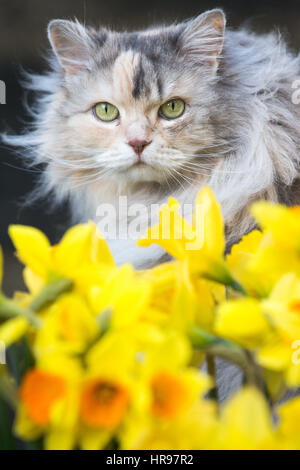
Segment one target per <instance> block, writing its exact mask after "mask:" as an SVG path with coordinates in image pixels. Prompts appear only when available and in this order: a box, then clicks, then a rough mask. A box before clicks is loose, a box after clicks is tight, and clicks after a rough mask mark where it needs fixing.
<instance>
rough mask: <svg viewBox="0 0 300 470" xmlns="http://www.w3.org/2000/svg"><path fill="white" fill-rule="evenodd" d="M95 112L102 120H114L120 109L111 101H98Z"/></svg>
mask: <svg viewBox="0 0 300 470" xmlns="http://www.w3.org/2000/svg"><path fill="white" fill-rule="evenodd" d="M93 110H94V114H95V116H96V117H97V118H99V119H101V121H106V122H110V121H114V120H115V119H117V117H119V110H118V108H116V107H115V106H114V105H113V104H110V103H98V104H96V106H94V108H93Z"/></svg>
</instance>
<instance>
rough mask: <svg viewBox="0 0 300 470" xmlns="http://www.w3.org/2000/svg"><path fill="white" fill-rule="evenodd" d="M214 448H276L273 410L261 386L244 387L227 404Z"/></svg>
mask: <svg viewBox="0 0 300 470" xmlns="http://www.w3.org/2000/svg"><path fill="white" fill-rule="evenodd" d="M212 447H213V448H214V449H227V450H247V449H257V450H259V449H260V450H266V449H273V448H276V440H275V435H274V430H273V428H272V417H271V413H270V410H269V407H268V404H267V402H266V400H265V399H264V397H263V396H262V395H261V394H260V392H258V391H257V389H255V388H251V387H249V388H245V389H242V390H240V391H238V392H237V393H236V395H235V396H233V397H232V398H231V399H230V400H229V401H228V402H227V403H225V406H224V410H223V411H222V414H221V418H220V422H219V429H218V432H217V433H216V436H215V441H214V442H213V444H212Z"/></svg>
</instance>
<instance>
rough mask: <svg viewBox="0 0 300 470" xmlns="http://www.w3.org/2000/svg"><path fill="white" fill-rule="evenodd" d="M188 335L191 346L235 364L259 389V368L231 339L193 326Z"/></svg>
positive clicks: (260, 385)
mask: <svg viewBox="0 0 300 470" xmlns="http://www.w3.org/2000/svg"><path fill="white" fill-rule="evenodd" d="M188 335H189V338H190V341H191V344H192V346H193V347H195V348H201V349H202V350H203V351H204V352H205V353H206V354H209V355H211V356H217V357H219V358H221V359H224V360H226V361H229V362H232V363H233V364H235V365H237V366H238V367H239V368H240V369H241V370H242V371H243V373H244V374H245V378H246V381H247V383H250V384H254V385H256V386H257V387H258V388H260V389H261V387H262V383H261V377H260V375H259V370H258V368H257V367H256V365H255V363H254V362H253V360H250V358H249V352H248V351H246V350H245V349H243V348H241V347H240V346H238V345H237V344H234V343H232V342H231V341H228V340H226V339H222V338H218V337H217V336H214V335H212V334H210V333H207V332H205V331H203V330H201V329H200V328H197V327H195V326H193V327H191V328H190V329H189V331H188Z"/></svg>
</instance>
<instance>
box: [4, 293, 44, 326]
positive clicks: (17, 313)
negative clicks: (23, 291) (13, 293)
mask: <svg viewBox="0 0 300 470" xmlns="http://www.w3.org/2000/svg"><path fill="white" fill-rule="evenodd" d="M15 317H24V318H26V319H27V320H28V321H29V323H30V324H31V325H33V326H35V327H39V326H40V324H41V320H40V318H39V317H37V316H36V315H35V313H34V312H33V311H32V310H31V309H29V308H24V307H20V306H19V305H17V304H15V303H14V302H12V301H11V300H9V299H7V298H6V297H3V296H2V297H1V299H0V319H4V320H10V319H12V318H15Z"/></svg>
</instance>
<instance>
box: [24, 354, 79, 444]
mask: <svg viewBox="0 0 300 470" xmlns="http://www.w3.org/2000/svg"><path fill="white" fill-rule="evenodd" d="M80 379H81V367H80V364H79V362H78V361H76V360H74V359H69V358H67V357H65V356H62V355H59V354H56V353H54V354H46V355H44V356H42V358H41V359H40V361H39V364H38V367H36V368H34V369H31V370H29V371H28V372H27V373H26V375H25V377H24V378H23V381H22V384H21V388H20V406H19V409H18V414H17V418H16V422H15V431H16V433H17V435H18V436H19V437H21V438H22V439H25V440H28V439H29V440H31V439H36V438H38V437H40V436H42V435H45V448H46V449H49V450H59V449H72V448H73V447H74V446H75V444H76V439H77V422H78V407H79V398H80V396H79V393H78V392H79V390H80V389H79V384H80Z"/></svg>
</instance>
